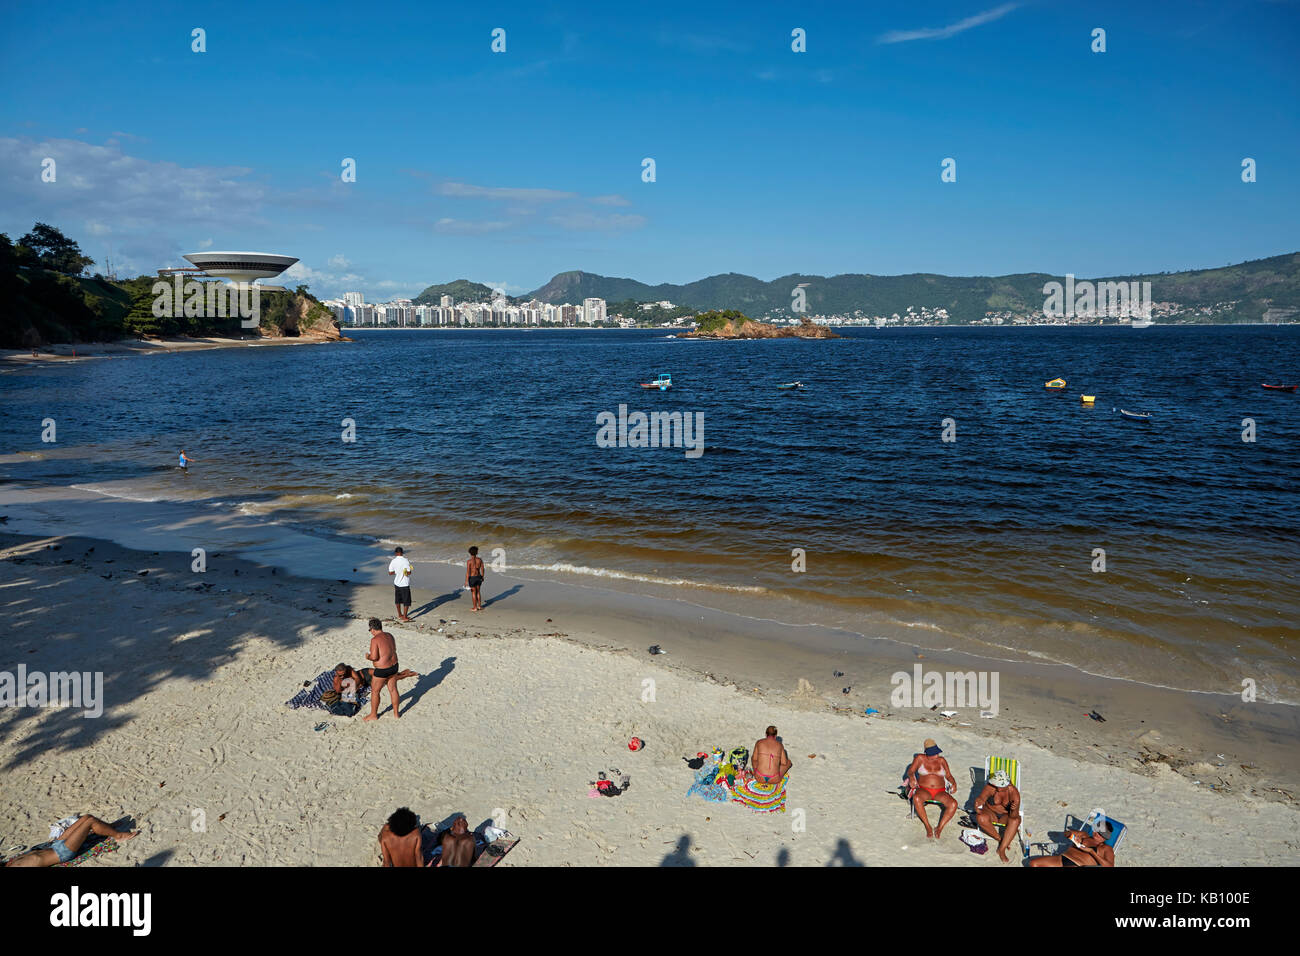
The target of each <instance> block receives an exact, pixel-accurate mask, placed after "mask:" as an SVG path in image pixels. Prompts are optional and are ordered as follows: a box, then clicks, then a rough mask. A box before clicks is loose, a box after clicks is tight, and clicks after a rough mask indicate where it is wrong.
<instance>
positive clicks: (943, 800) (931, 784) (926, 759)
mask: <svg viewBox="0 0 1300 956" xmlns="http://www.w3.org/2000/svg"><path fill="white" fill-rule="evenodd" d="M921 748H922V752H921V753H919V754H917V755H916V756H914V757H913V758H912V763H911V765H910V766H908V768H907V772H906V773H905V774H903V779H904V780H906V781H907V799H908V800H910V801H912V806H913V808H915V810H916V815H917V816H918V817H920V818H921V823H923V824H924V825H925V835H926V837H929V838H933V839H938V838H939V837H941V836H943V828H944V827H946V826H947V825H948V821H949V820H951V819H952V818H953V817H954V816H956V815H957V801H956V800H955V799H954V798H953V796H952V794H953V792H954V791H955V790H956V789H957V781H956V780H955V779H954V778H953V775H952V770H950V769H949V767H948V761H947V759H946V758H945V757H943V756H942V754H943V751H942V750H940V749H939V746H938V744H936V743H935V742H934V741H933V740H927V741H925V743H923V744H922V745H921ZM926 801H933V802H935V803H938V804H939V806H940V808H941V812H940V814H939V825H938V826H937V827H934V828H933V829H932V828H931V827H930V820H929V818H928V817H926V815H925V804H926Z"/></svg>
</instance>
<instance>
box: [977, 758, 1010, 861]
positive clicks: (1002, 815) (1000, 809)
mask: <svg viewBox="0 0 1300 956" xmlns="http://www.w3.org/2000/svg"><path fill="white" fill-rule="evenodd" d="M994 824H1001V825H1002V826H1003V827H1004V829H1003V831H1002V833H1001V834H999V833H998V828H997V827H996V826H994ZM975 825H976V826H977V827H979V828H980V829H981V830H983V831H984V832H985V833H987V834H988V835H989V836H991V837H993V839H995V840H997V841H998V859H1000V860H1001V861H1002V862H1003V863H1010V862H1011V860H1010V859H1008V857H1007V847H1009V846H1011V841H1012V840H1014V839H1015V838H1016V831H1017V830H1019V829H1020V791H1019V790H1018V789H1016V788H1015V787H1013V786H1011V778H1010V777H1009V776H1008V775H1007V772H1006V771H1005V770H994V771H993V773H991V774H990V775H989V782H988V783H986V784H985V785H984V789H983V790H981V791H980V795H979V796H978V797H976V798H975Z"/></svg>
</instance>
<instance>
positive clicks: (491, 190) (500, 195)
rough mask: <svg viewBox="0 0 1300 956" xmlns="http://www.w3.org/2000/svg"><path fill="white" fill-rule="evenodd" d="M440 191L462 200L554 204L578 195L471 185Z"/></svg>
mask: <svg viewBox="0 0 1300 956" xmlns="http://www.w3.org/2000/svg"><path fill="white" fill-rule="evenodd" d="M438 191H439V192H440V193H442V194H443V195H444V196H457V197H460V198H462V199H513V200H516V201H521V202H554V201H555V200H557V199H577V198H578V194H577V193H569V192H562V191H560V190H558V189H518V188H514V187H510V186H471V185H470V184H469V183H443V184H442V186H440V187H439V189H438Z"/></svg>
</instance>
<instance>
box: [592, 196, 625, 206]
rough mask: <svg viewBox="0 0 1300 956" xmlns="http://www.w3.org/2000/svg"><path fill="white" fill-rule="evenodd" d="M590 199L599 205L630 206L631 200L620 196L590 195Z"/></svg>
mask: <svg viewBox="0 0 1300 956" xmlns="http://www.w3.org/2000/svg"><path fill="white" fill-rule="evenodd" d="M591 201H592V202H594V203H596V204H597V205H600V206H630V205H632V201H631V200H629V199H624V198H623V197H622V196H592V197H591Z"/></svg>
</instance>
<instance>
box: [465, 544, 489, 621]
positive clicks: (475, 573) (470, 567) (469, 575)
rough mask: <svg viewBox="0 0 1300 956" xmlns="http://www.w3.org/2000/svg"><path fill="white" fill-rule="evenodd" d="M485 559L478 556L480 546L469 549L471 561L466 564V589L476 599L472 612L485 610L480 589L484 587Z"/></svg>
mask: <svg viewBox="0 0 1300 956" xmlns="http://www.w3.org/2000/svg"><path fill="white" fill-rule="evenodd" d="M484 570H485V569H484V567H483V559H482V558H480V557H479V556H478V546H477V545H475V546H474V547H472V548H470V549H469V560H468V561H466V562H465V587H467V588H469V593H470V596H471V597H472V598H473V599H474V606H473V607H472V608H470V610H471V611H481V610H483V595H482V594H481V593H479V589H480V588H481V587H482V586H483V572H484Z"/></svg>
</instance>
